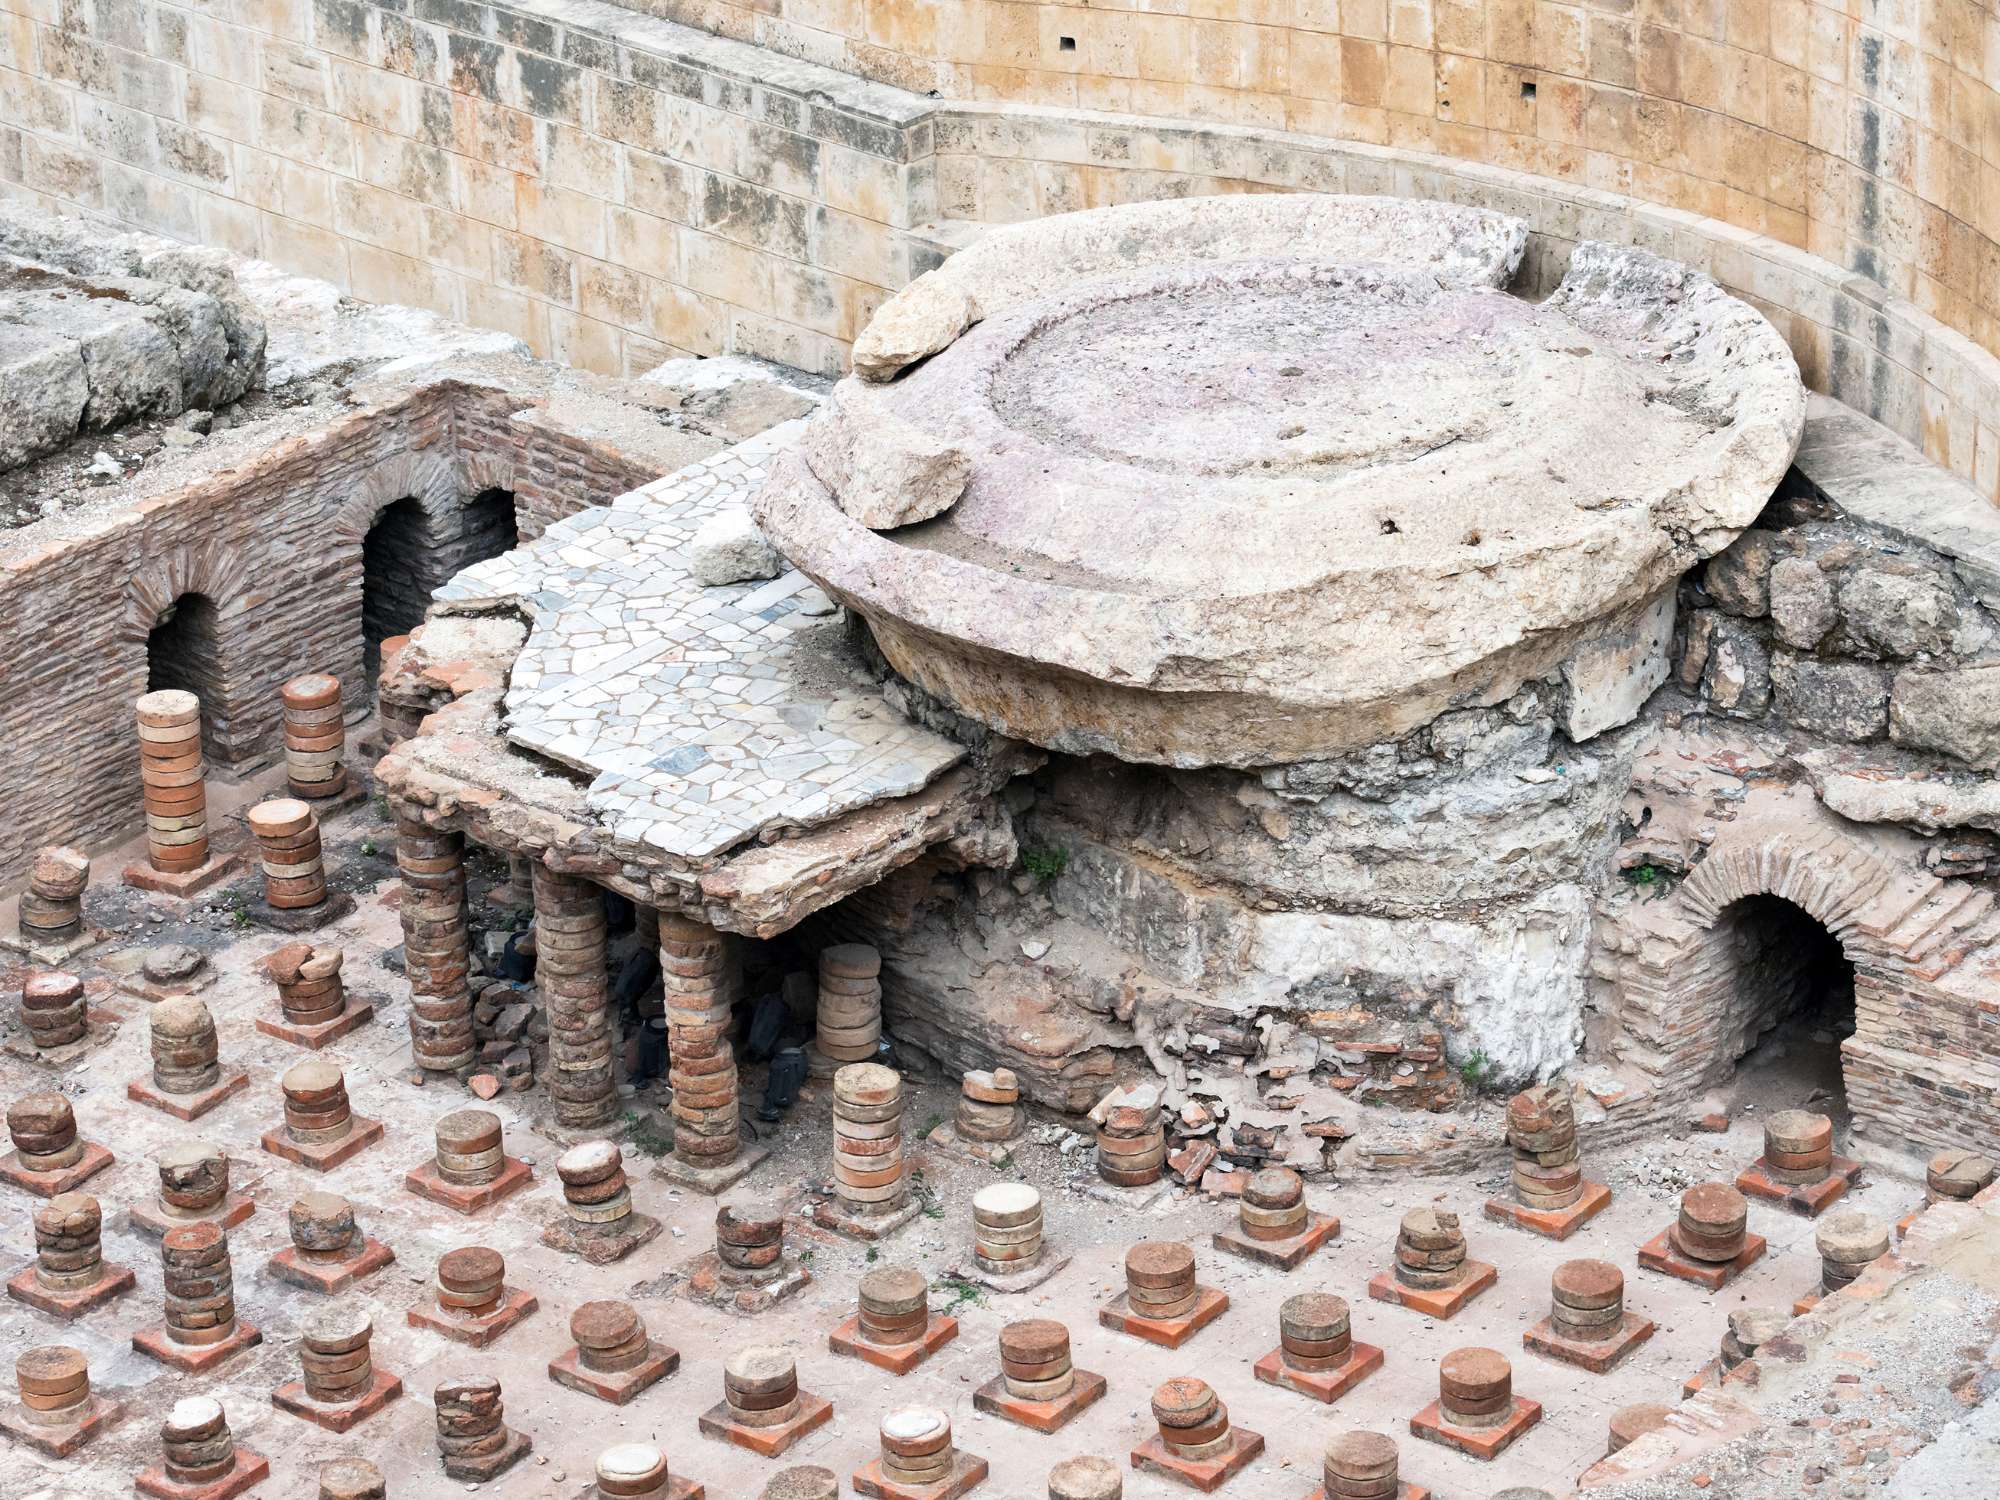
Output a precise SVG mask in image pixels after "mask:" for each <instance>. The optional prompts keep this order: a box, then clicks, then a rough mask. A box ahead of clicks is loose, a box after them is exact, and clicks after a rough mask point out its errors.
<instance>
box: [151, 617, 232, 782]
mask: <svg viewBox="0 0 2000 1500" xmlns="http://www.w3.org/2000/svg"><path fill="white" fill-rule="evenodd" d="M221 634H222V633H221V617H220V615H219V614H218V612H217V610H216V608H215V601H214V600H213V599H210V598H209V597H208V595H206V594H182V595H181V596H180V597H179V598H178V599H176V600H174V602H173V603H172V604H169V605H168V606H167V607H166V608H165V609H163V610H161V611H160V616H159V618H158V619H157V620H155V621H153V628H152V630H151V631H150V632H149V633H148V634H147V636H146V691H147V692H149V693H154V692H160V691H163V690H165V689H169V688H175V689H179V690H180V691H182V692H188V693H193V694H194V695H195V696H196V697H197V698H199V699H201V738H202V747H203V749H204V750H205V751H206V752H207V753H208V754H209V755H211V756H213V755H214V754H215V724H216V714H217V713H218V712H219V711H220V709H221V707H222V688H223V684H222V644H221Z"/></svg>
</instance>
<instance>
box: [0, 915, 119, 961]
mask: <svg viewBox="0 0 2000 1500" xmlns="http://www.w3.org/2000/svg"><path fill="white" fill-rule="evenodd" d="M7 905H8V906H13V905H15V903H13V902H9V903H7ZM109 936H110V934H109V933H108V932H106V931H105V930H104V929H103V928H102V927H93V926H91V925H90V923H88V922H85V923H84V924H83V925H82V926H81V927H79V928H77V930H76V931H75V932H72V933H71V934H70V935H69V936H68V937H61V938H55V939H49V938H41V937H29V936H27V935H26V933H25V932H22V931H20V930H18V929H16V928H15V926H14V923H13V921H12V920H10V919H9V918H7V917H0V953H18V954H20V955H21V957H23V958H25V959H27V960H28V962H30V963H32V964H33V965H35V967H36V968H38V969H60V968H61V967H62V966H63V965H64V964H66V963H68V962H69V961H70V960H71V959H72V958H75V957H76V956H77V954H79V953H85V952H88V951H89V950H90V949H92V948H95V947H96V946H97V945H98V944H99V943H101V942H103V941H104V940H105V939H106V938H107V937H109Z"/></svg>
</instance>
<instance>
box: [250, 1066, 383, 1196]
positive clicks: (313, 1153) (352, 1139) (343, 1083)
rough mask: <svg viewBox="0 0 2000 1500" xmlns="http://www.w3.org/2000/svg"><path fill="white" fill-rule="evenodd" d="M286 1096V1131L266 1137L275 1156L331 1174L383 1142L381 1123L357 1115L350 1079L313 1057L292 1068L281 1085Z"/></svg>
mask: <svg viewBox="0 0 2000 1500" xmlns="http://www.w3.org/2000/svg"><path fill="white" fill-rule="evenodd" d="M280 1083H281V1085H282V1086H283V1089H284V1093H285V1123H284V1126H283V1128H282V1129H279V1130H273V1131H268V1132H266V1133H265V1135H264V1137H263V1140H262V1145H263V1147H264V1149H265V1150H266V1151H268V1152H270V1153H271V1154H272V1155H273V1156H282V1157H283V1158H284V1159H285V1160H286V1161H289V1162H293V1163H296V1164H297V1165H299V1166H301V1167H307V1168H310V1169H311V1170H313V1171H315V1172H330V1171H332V1170H333V1169H334V1168H335V1167H337V1166H339V1165H340V1164H341V1163H342V1162H345V1161H348V1160H350V1159H351V1158H353V1157H354V1156H356V1155H358V1154H359V1153H360V1152H362V1151H364V1150H366V1149H367V1148H368V1147H369V1146H371V1145H373V1144H374V1143H375V1142H376V1141H379V1140H380V1139H382V1125H381V1122H380V1121H378V1120H369V1119H364V1118H363V1117H362V1116H360V1115H357V1114H355V1113H354V1112H353V1110H352V1108H351V1106H350V1105H349V1103H348V1099H347V1080H346V1077H345V1075H343V1074H342V1072H341V1070H340V1069H339V1068H337V1067H335V1066H334V1065H333V1064H332V1063H330V1062H324V1061H322V1060H320V1059H319V1058H309V1059H307V1060H306V1061H305V1062H301V1063H294V1064H293V1065H292V1066H291V1067H290V1068H287V1069H286V1070H285V1075H284V1077H283V1078H282V1079H281V1080H280Z"/></svg>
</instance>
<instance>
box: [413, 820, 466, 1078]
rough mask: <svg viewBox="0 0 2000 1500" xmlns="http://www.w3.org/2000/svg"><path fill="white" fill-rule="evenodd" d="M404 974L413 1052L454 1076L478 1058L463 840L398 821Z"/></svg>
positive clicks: (429, 1067) (431, 1069)
mask: <svg viewBox="0 0 2000 1500" xmlns="http://www.w3.org/2000/svg"><path fill="white" fill-rule="evenodd" d="M396 868H397V870H398V871H399V872H401V875H402V881H403V901H402V905H401V906H400V907H399V908H398V910H397V915H398V916H399V917H400V918H401V919H402V923H403V962H404V972H405V974H406V975H407V976H408V978H409V981H410V1051H411V1055H412V1056H413V1057H414V1058H415V1059H416V1064H417V1066H418V1067H419V1068H422V1069H423V1070H424V1071H425V1072H427V1073H455V1072H456V1071H457V1070H458V1069H460V1068H462V1067H465V1066H467V1065H468V1064H469V1063H471V1062H472V1061H473V1059H474V1058H475V1057H476V1056H477V1055H478V1044H477V1042H476V1040H475V1039H474V1036H473V1027H472V988H471V984H470V977H471V973H472V949H471V941H470V937H469V935H468V932H467V928H466V913H465V836H464V835H463V834H461V833H457V832H452V831H449V830H438V829H432V828H429V827H427V826H426V825H425V824H423V823H422V822H419V821H418V820H416V819H414V818H410V817H407V816H404V815H402V814H401V813H399V814H398V816H397V818H396Z"/></svg>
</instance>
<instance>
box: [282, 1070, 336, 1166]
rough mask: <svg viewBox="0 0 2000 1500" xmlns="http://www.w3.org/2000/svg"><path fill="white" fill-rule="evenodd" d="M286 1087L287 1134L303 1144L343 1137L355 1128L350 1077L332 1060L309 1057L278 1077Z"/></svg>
mask: <svg viewBox="0 0 2000 1500" xmlns="http://www.w3.org/2000/svg"><path fill="white" fill-rule="evenodd" d="M278 1083H279V1086H280V1087H281V1088H283V1089H284V1091H285V1134H286V1135H287V1136H289V1137H290V1138H291V1139H292V1140H293V1141H295V1142H297V1143H298V1144H299V1145H301V1146H315V1145H325V1144H327V1143H328V1142H331V1141H338V1140H342V1139H344V1138H345V1137H346V1135H347V1133H348V1132H349V1131H350V1130H352V1129H353V1128H354V1111H353V1107H352V1106H351V1105H350V1104H349V1103H348V1101H347V1079H346V1076H345V1075H344V1074H342V1072H341V1071H340V1069H339V1068H337V1067H335V1066H334V1065H333V1064H332V1063H330V1062H323V1061H321V1060H320V1059H319V1058H316V1057H309V1058H307V1059H306V1060H305V1061H304V1062H298V1063H293V1064H292V1065H291V1066H290V1067H289V1068H287V1069H285V1073H284V1076H283V1077H282V1078H280V1079H279V1080H278Z"/></svg>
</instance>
